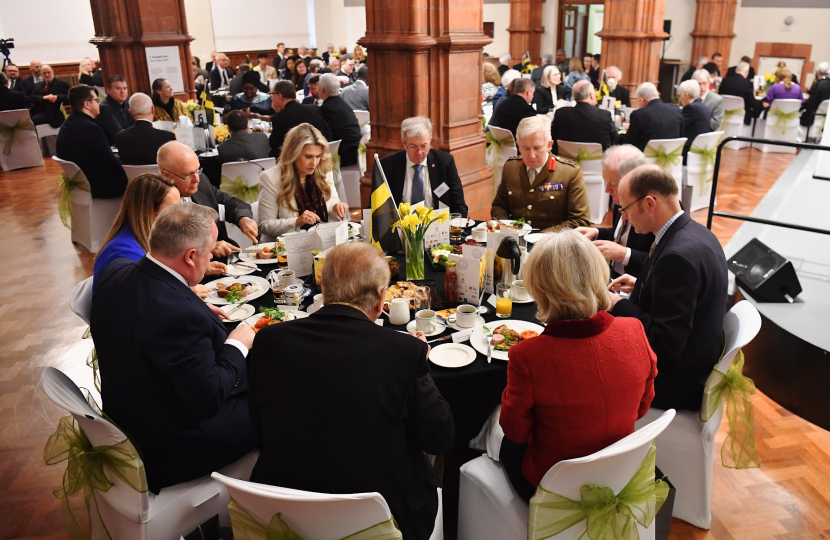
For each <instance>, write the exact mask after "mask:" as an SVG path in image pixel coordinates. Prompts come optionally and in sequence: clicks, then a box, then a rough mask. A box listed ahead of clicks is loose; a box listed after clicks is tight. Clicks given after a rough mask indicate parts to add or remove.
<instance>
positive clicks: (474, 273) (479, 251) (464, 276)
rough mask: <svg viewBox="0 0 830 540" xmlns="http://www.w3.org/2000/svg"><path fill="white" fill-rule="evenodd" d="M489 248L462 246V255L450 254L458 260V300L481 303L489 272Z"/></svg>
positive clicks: (474, 303)
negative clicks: (485, 280)
mask: <svg viewBox="0 0 830 540" xmlns="http://www.w3.org/2000/svg"><path fill="white" fill-rule="evenodd" d="M488 252H489V251H488V249H487V248H486V247H484V246H468V245H464V246H461V255H454V254H450V255H449V256H448V257H447V258H448V259H449V260H451V261H456V266H455V268H456V273H457V274H458V301H459V302H466V303H468V304H473V305H476V306H477V305H479V302H480V301H481V291H482V289H483V287H484V279H485V276H486V274H487V254H488Z"/></svg>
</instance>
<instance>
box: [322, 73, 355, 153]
mask: <svg viewBox="0 0 830 540" xmlns="http://www.w3.org/2000/svg"><path fill="white" fill-rule="evenodd" d="M317 92H318V95H319V96H320V99H322V100H323V104H322V105H321V106H320V112H321V113H322V114H323V120H325V121H326V124H328V126H329V129H331V137H332V139H331V140H335V141H336V140H340V150H339V153H340V165H341V166H343V167H348V166H349V165H355V164H356V163H357V146H358V145H359V144H360V123H359V122H358V121H357V117H356V116H355V115H354V111H353V110H352V108H351V107H349V105H348V104H347V103H346V102H345V101H343V99H342V98H341V97H340V81H338V80H337V77H335V76H334V75H332V74H331V73H325V74H323V75H320V83H319V85H318V88H317Z"/></svg>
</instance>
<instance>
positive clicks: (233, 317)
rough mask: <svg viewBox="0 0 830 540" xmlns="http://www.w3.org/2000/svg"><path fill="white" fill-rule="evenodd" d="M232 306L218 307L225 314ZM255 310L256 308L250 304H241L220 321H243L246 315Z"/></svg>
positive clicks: (251, 313) (248, 315)
mask: <svg viewBox="0 0 830 540" xmlns="http://www.w3.org/2000/svg"><path fill="white" fill-rule="evenodd" d="M233 308H234V306H224V307H222V308H220V309H221V310H222V311H224V312H225V314H226V315H227V313H228V312H229V311H230V310H232V309H233ZM255 311H256V310H255V309H254V306H252V305H251V304H243V305H241V306H239V307H238V308H237V309H236V311H234V312H233V313H231V314H230V315H228V318H227V319H225V320H223V321H222V322H226V323H237V322H239V321H244V320H245V319H247V318H248V317H250V316H251V315H253V314H254V312H255Z"/></svg>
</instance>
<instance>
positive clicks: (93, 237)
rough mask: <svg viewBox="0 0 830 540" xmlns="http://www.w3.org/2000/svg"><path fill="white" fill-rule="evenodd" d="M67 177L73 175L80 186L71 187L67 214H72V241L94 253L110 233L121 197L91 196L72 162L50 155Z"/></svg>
mask: <svg viewBox="0 0 830 540" xmlns="http://www.w3.org/2000/svg"><path fill="white" fill-rule="evenodd" d="M52 159H53V160H54V161H55V162H57V163H58V164H59V165H60V167H61V169H62V170H63V173H64V174H65V175H66V176H67V178H70V179H71V178H75V179H76V180H77V181H79V182H80V185H79V186H78V187H76V188H75V189H73V190H72V199H71V203H70V213H71V214H72V241H73V242H77V243H79V244H81V245H82V246H84V247H85V248H86V249H87V250H89V252H90V253H97V252H98V250H99V249H101V244H102V243H103V241H104V239H105V238H106V237H107V233H109V232H110V228H111V227H112V224H113V223H115V217H116V216H117V215H118V211H119V210H120V209H121V199H122V197H116V198H113V199H93V198H92V194H91V192H90V187H89V181H88V180H87V179H86V175H85V174H84V172H83V171H82V170H81V168H80V167H78V166H77V165H76V164H74V163H72V162H71V161H64V160H62V159H60V158H59V157H57V156H52Z"/></svg>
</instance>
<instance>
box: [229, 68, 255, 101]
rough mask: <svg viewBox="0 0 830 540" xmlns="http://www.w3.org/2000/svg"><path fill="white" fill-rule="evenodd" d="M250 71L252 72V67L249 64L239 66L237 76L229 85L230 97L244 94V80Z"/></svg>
mask: <svg viewBox="0 0 830 540" xmlns="http://www.w3.org/2000/svg"><path fill="white" fill-rule="evenodd" d="M249 71H251V67H250V66H249V65H248V64H239V65H238V66H236V75H234V76H233V78H232V79H231V83H230V84H229V85H228V94H229V95H230V96H235V95H237V94H241V93H242V80H243V79H244V78H245V74H246V73H248V72H249Z"/></svg>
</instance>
